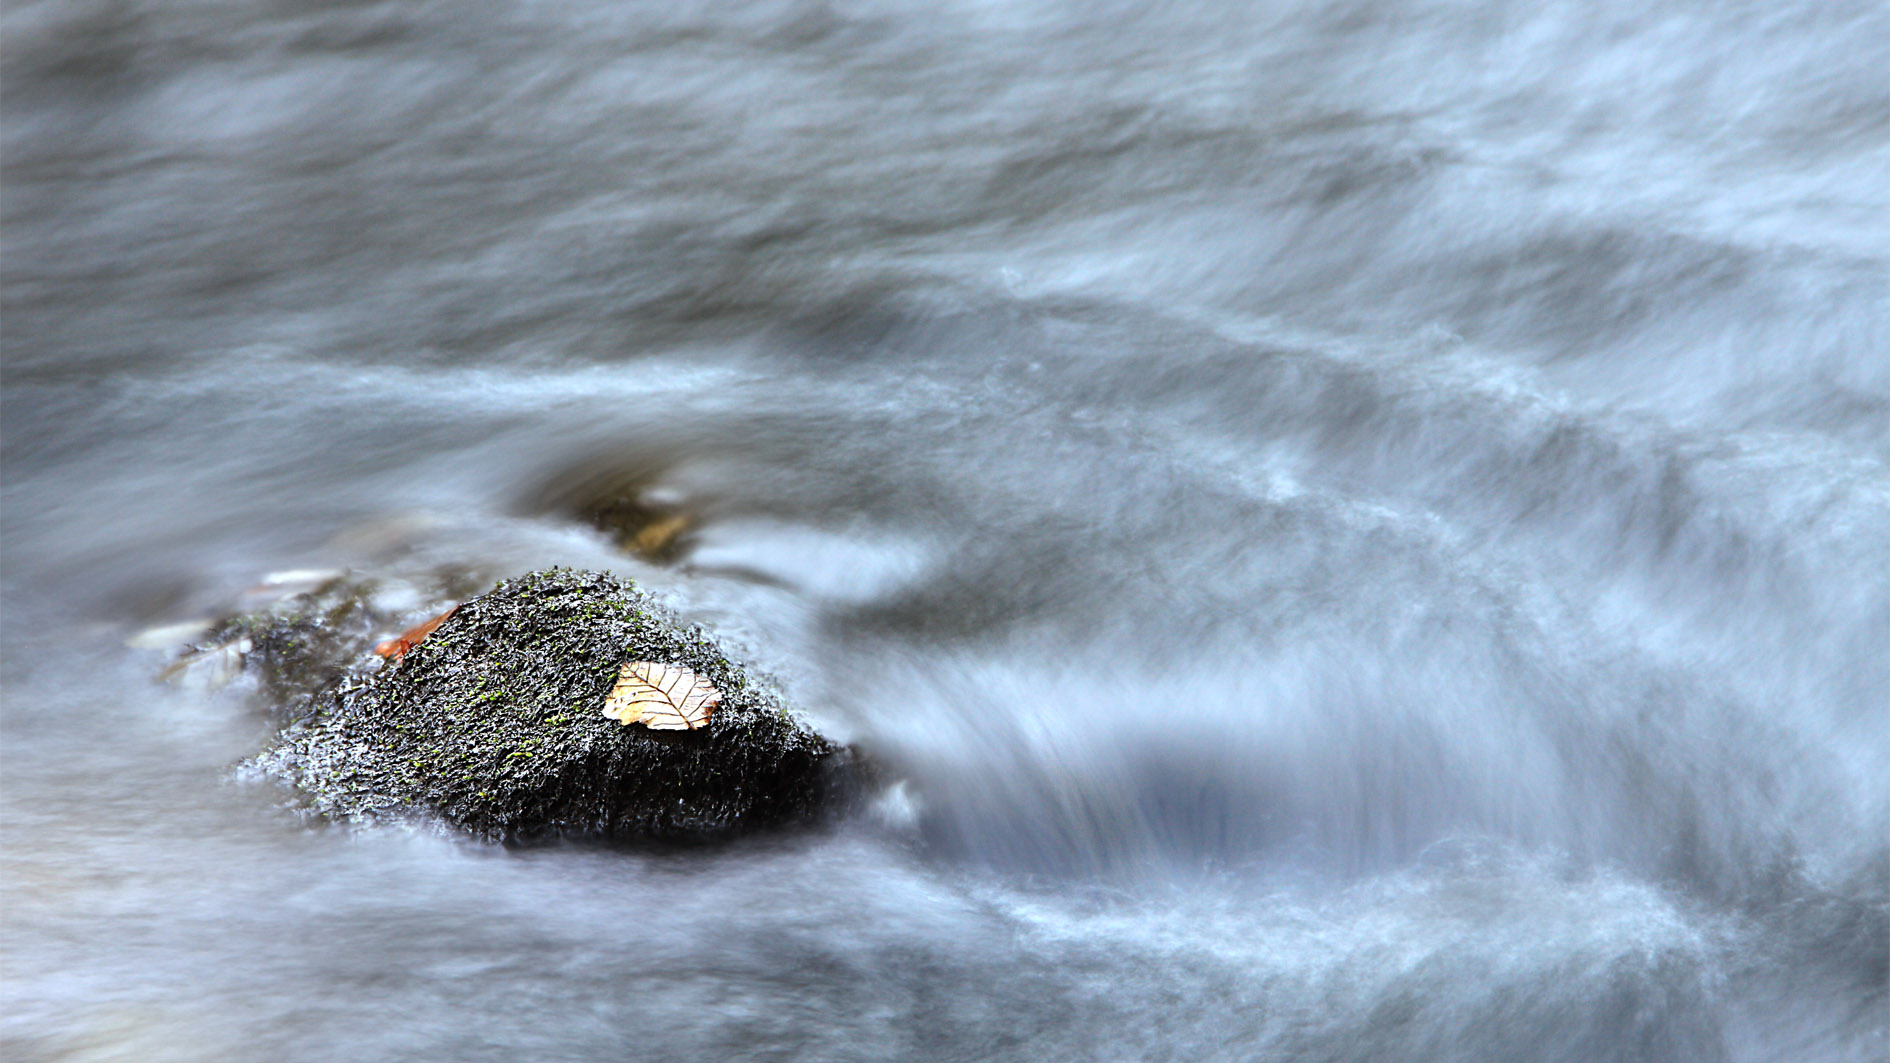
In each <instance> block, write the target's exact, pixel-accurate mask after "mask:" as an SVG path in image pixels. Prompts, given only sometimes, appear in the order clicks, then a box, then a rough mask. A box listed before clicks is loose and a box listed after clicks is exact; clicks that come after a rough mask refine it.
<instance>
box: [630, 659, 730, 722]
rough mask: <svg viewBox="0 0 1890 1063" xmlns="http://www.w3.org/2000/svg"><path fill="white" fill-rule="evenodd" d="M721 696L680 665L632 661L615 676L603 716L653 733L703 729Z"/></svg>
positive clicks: (702, 679) (705, 682)
mask: <svg viewBox="0 0 1890 1063" xmlns="http://www.w3.org/2000/svg"><path fill="white" fill-rule="evenodd" d="M721 703H722V692H721V691H719V690H717V689H715V687H714V686H712V685H710V683H709V681H708V680H707V679H704V678H702V677H701V676H699V675H697V674H696V673H694V672H692V671H690V670H689V669H687V668H684V667H683V666H682V665H680V664H657V663H656V662H655V661H631V662H630V663H629V664H626V665H624V666H623V668H622V670H620V671H619V672H618V673H617V685H616V686H614V687H612V688H611V689H610V696H609V697H607V698H605V699H604V715H605V716H608V717H610V718H611V719H613V720H616V721H618V722H620V723H622V724H623V725H624V726H625V727H628V726H630V725H631V724H633V723H640V724H642V725H643V726H645V727H648V728H650V729H651V730H656V731H693V730H695V729H696V728H698V727H706V726H708V723H709V716H710V715H711V714H712V713H714V712H715V707H716V706H717V705H720V704H721Z"/></svg>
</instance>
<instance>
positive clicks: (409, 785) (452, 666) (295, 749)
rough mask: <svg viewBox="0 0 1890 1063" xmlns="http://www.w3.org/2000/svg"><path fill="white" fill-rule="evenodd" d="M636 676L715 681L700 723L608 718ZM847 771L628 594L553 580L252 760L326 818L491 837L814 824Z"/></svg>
mask: <svg viewBox="0 0 1890 1063" xmlns="http://www.w3.org/2000/svg"><path fill="white" fill-rule="evenodd" d="M631 661H653V662H660V663H666V664H680V665H684V666H686V667H687V668H689V669H691V670H693V671H694V672H695V673H696V674H697V675H699V676H702V677H703V678H705V679H706V680H708V681H709V682H710V683H712V684H713V685H714V686H715V688H716V689H717V690H718V691H720V692H721V695H722V696H721V702H720V705H719V706H718V707H717V709H716V711H715V714H714V716H713V717H712V718H711V719H710V721H709V723H708V724H707V726H704V727H702V728H701V729H699V730H690V731H667V732H664V731H653V730H649V729H647V728H644V727H641V726H626V725H624V724H622V723H619V722H617V721H616V720H613V719H609V718H607V717H605V715H604V713H603V708H604V703H605V699H606V698H607V696H608V695H609V693H610V690H611V688H612V685H613V683H614V682H615V681H616V680H617V678H618V673H619V670H620V669H621V667H622V666H623V665H624V664H625V663H627V662H631ZM852 763H853V761H852V757H851V754H850V752H849V751H847V750H846V749H844V748H843V747H839V746H836V745H834V744H833V743H831V742H829V741H827V740H826V739H824V738H822V737H821V736H819V735H818V734H815V733H814V732H813V731H811V730H810V729H808V728H807V727H806V726H805V725H803V724H802V723H800V722H799V721H797V720H796V719H795V718H794V717H793V716H791V715H790V714H789V713H788V711H787V710H786V709H785V708H784V707H783V706H782V704H781V702H780V700H779V699H778V698H777V697H776V696H775V695H774V694H772V693H771V692H769V691H768V690H767V689H766V688H765V687H764V686H762V685H761V684H760V683H758V682H757V681H756V678H755V677H753V676H751V675H749V674H747V673H745V672H744V671H743V669H742V668H741V667H740V666H738V665H736V664H735V663H733V662H731V661H730V660H729V659H728V658H727V656H726V655H725V654H724V653H723V651H722V650H720V649H719V648H717V647H716V645H715V644H714V643H713V642H711V641H710V640H709V639H708V637H707V636H706V635H704V634H703V632H702V631H701V630H700V629H698V628H685V627H683V626H681V625H680V624H679V623H678V622H677V621H676V620H675V619H674V618H673V617H671V616H670V615H669V614H668V613H667V612H666V611H665V610H663V609H662V608H661V607H660V606H659V605H657V604H656V603H655V602H654V601H653V600H651V599H650V598H648V597H647V596H645V595H644V594H643V593H642V592H640V591H638V590H637V589H636V588H635V586H634V585H633V584H630V583H627V582H620V581H618V580H616V579H614V578H613V577H611V576H608V575H604V574H601V573H594V572H574V571H570V570H562V569H554V570H550V571H545V572H534V573H531V574H529V575H526V576H522V577H519V578H517V579H512V580H507V581H504V582H502V583H500V584H499V585H498V586H497V587H495V588H493V589H492V590H491V591H489V592H487V593H486V594H483V595H480V596H479V597H476V598H473V599H471V600H469V601H467V602H465V603H464V604H462V605H461V606H460V607H459V608H458V609H456V610H454V611H453V613H452V615H451V616H450V617H448V618H447V619H446V620H445V622H443V623H442V624H440V626H439V627H438V628H437V629H436V630H434V631H433V632H432V633H431V634H429V635H427V636H426V637H425V638H424V639H423V640H421V641H419V642H418V643H416V644H414V645H413V647H412V649H410V650H409V651H408V652H407V653H406V654H405V656H404V657H402V658H401V659H400V660H399V661H398V663H394V662H389V663H388V664H386V665H385V666H383V667H382V668H381V669H380V670H379V671H377V672H374V673H372V674H367V675H364V676H354V677H350V678H349V679H347V680H345V681H344V682H342V683H341V684H340V685H339V686H337V687H335V688H333V689H330V690H328V691H325V692H323V693H322V694H320V695H319V696H317V697H316V698H314V699H313V702H312V704H311V705H310V709H309V711H308V712H307V713H306V714H305V715H304V716H303V717H302V718H301V719H300V720H298V721H296V722H294V723H292V724H290V725H289V726H288V727H287V728H286V729H284V730H283V731H282V733H281V735H280V736H279V738H278V742H277V745H276V746H275V747H274V748H272V749H270V750H269V751H267V752H265V753H264V754H262V755H261V756H259V757H258V758H256V761H255V764H256V765H257V766H258V767H260V768H262V769H263V770H264V771H266V772H268V773H269V774H272V775H275V776H278V777H280V778H283V779H286V780H287V781H289V782H290V783H292V784H294V785H295V786H296V787H297V788H299V789H300V790H301V791H303V792H304V793H305V794H306V795H308V798H309V802H310V807H311V808H312V809H313V810H314V811H315V812H317V813H320V814H322V815H325V816H329V817H333V818H340V819H359V818H373V817H388V816H396V817H405V816H411V815H424V816H437V817H438V818H440V819H443V820H444V821H446V822H447V823H449V824H451V825H453V826H455V827H458V828H461V829H464V830H466V831H469V832H471V833H473V834H474V835H477V836H479V837H483V838H488V839H495V840H520V839H530V838H537V837H556V836H564V835H585V836H597V837H606V838H631V837H635V838H666V839H692V838H708V837H715V836H721V835H728V834H734V833H739V832H743V831H748V830H753V829H757V828H762V827H769V826H777V825H781V824H786V823H791V822H795V821H802V820H807V819H809V818H812V817H815V816H818V815H819V814H821V813H822V812H823V811H825V810H827V809H828V808H830V807H831V806H832V805H833V803H834V801H835V799H836V798H837V797H838V796H840V794H841V793H842V791H843V789H844V787H843V785H842V784H843V782H844V780H845V777H846V776H847V775H848V774H849V773H850V771H851V768H852Z"/></svg>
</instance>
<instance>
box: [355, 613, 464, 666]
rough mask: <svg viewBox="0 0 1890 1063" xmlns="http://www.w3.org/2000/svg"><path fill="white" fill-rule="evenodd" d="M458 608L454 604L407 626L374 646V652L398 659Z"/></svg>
mask: <svg viewBox="0 0 1890 1063" xmlns="http://www.w3.org/2000/svg"><path fill="white" fill-rule="evenodd" d="M458 608H459V606H457V605H455V606H454V607H453V608H452V609H448V610H447V611H446V612H444V613H441V614H440V615H439V616H436V617H434V618H433V619H431V620H429V621H427V622H426V623H424V624H417V625H415V626H413V627H411V628H408V629H407V630H406V631H403V632H401V635H400V637H399V638H396V639H388V640H387V641H386V642H383V643H381V644H380V645H378V646H375V647H374V652H375V653H378V654H380V655H381V656H383V657H386V658H388V659H390V660H395V661H398V660H400V659H401V658H402V657H405V656H406V655H407V651H408V650H411V649H413V648H414V647H415V646H418V645H420V642H421V640H422V639H424V638H426V637H427V636H428V635H431V634H433V629H434V628H436V627H439V626H440V625H441V624H444V623H446V618H447V617H449V616H452V615H453V610H454V609H458Z"/></svg>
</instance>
